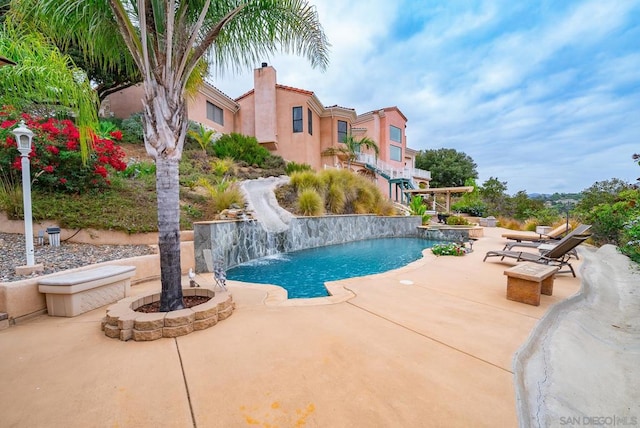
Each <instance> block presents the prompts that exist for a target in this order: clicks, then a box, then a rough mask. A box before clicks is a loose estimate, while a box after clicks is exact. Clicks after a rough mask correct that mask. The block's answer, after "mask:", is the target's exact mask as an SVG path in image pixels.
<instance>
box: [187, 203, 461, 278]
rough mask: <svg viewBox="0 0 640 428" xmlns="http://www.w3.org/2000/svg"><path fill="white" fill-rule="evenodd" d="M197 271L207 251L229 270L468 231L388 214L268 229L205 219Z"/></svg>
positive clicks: (199, 231)
mask: <svg viewBox="0 0 640 428" xmlns="http://www.w3.org/2000/svg"><path fill="white" fill-rule="evenodd" d="M193 229H194V246H195V249H194V257H195V265H196V272H198V273H201V272H208V269H207V265H206V263H205V259H204V250H205V249H210V250H211V252H212V255H213V258H214V260H216V261H219V260H220V261H223V262H224V265H225V267H226V268H230V267H233V266H236V265H238V264H240V263H244V262H247V261H249V260H253V259H257V258H261V257H265V256H268V255H272V254H277V253H285V252H291V251H298V250H304V249H307V248H315V247H322V246H325V245H335V244H344V243H347V242H352V241H360V240H363V239H373V238H389V237H422V238H426V239H433V240H442V241H456V242H459V241H460V240H464V241H466V240H467V239H468V238H469V230H468V229H456V230H431V229H428V228H426V227H422V225H421V219H420V217H418V216H397V217H382V216H375V215H336V216H324V217H295V218H292V219H291V221H290V223H289V229H287V230H285V231H283V232H268V231H267V230H265V229H264V228H263V227H262V225H261V224H260V223H259V222H256V221H226V222H220V221H216V222H199V223H195V224H194V228H193Z"/></svg>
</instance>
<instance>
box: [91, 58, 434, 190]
mask: <svg viewBox="0 0 640 428" xmlns="http://www.w3.org/2000/svg"><path fill="white" fill-rule="evenodd" d="M253 75H254V88H253V89H251V90H250V91H249V92H247V93H245V94H243V95H241V96H240V97H238V98H236V99H235V100H233V99H231V98H229V97H228V96H227V95H225V94H224V93H222V92H221V91H219V90H218V89H217V88H215V87H213V86H211V85H209V84H205V85H204V86H203V87H202V88H201V89H200V91H199V92H198V94H197V95H196V96H195V97H194V98H191V99H189V100H188V107H187V108H188V112H189V119H191V120H193V121H195V122H199V123H201V124H202V125H204V126H206V127H207V128H211V129H215V130H216V131H218V132H220V133H231V132H235V133H239V134H243V135H249V136H253V137H255V138H256V139H257V140H258V142H259V143H260V144H262V145H263V146H264V147H265V148H267V149H268V150H269V151H271V152H272V153H273V154H276V155H279V156H282V158H283V159H285V160H286V161H288V162H291V161H293V162H296V163H305V164H309V165H311V167H312V168H313V169H315V170H321V169H324V168H336V167H338V168H344V167H349V168H351V169H352V170H354V171H359V172H367V173H368V174H369V175H370V176H371V177H374V176H375V180H377V182H378V186H379V187H380V188H381V189H382V190H383V192H384V193H385V194H388V195H389V197H390V198H391V199H395V200H402V190H404V189H411V188H417V187H423V188H424V187H427V188H428V187H429V180H430V178H431V176H430V173H429V172H428V171H423V170H419V169H416V168H415V167H414V166H415V155H416V153H417V152H416V151H415V150H412V149H410V148H409V147H407V141H406V136H405V128H406V124H407V118H406V117H405V115H404V114H402V112H401V111H400V109H399V108H398V107H386V108H381V109H379V110H373V111H370V112H368V113H364V114H360V115H358V114H356V111H355V110H354V109H352V108H347V107H340V106H337V105H334V106H330V107H324V106H323V105H322V103H321V102H320V100H318V98H317V97H316V95H315V94H314V93H313V92H312V91H309V90H305V89H298V88H293V87H290V86H284V85H280V84H278V83H277V79H276V70H275V69H274V68H273V67H271V66H268V65H267V64H266V63H263V64H262V66H261V67H260V68H258V69H255V70H254V72H253ZM141 99H142V88H141V87H140V86H134V87H131V88H127V89H124V90H122V91H120V92H118V93H116V94H112V95H110V96H109V98H108V100H107V101H106V102H105V104H104V105H103V115H105V116H108V115H111V116H115V117H119V118H126V117H129V116H130V115H131V114H133V113H137V112H140V111H141V109H142V103H141V101H140V100H141ZM347 135H353V137H354V138H355V139H356V140H358V139H360V138H363V137H367V138H369V139H371V140H373V141H374V142H375V143H376V144H377V146H378V148H379V153H378V156H377V157H376V156H375V154H374V153H373V151H371V150H367V149H366V148H364V147H363V148H362V152H361V153H359V154H358V156H357V159H356V160H355V161H352V162H348V161H347V160H346V159H344V158H341V157H339V156H338V155H336V154H335V151H334V152H333V154H331V155H328V154H327V153H331V152H332V151H331V150H327V149H330V148H338V147H340V146H341V145H343V144H342V143H341V141H342V140H343V139H344V138H345V136H347Z"/></svg>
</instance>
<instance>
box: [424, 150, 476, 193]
mask: <svg viewBox="0 0 640 428" xmlns="http://www.w3.org/2000/svg"><path fill="white" fill-rule="evenodd" d="M476 167H477V165H476V163H475V162H474V161H473V159H472V158H471V157H470V156H469V155H467V154H465V153H463V152H458V151H457V150H455V149H445V148H442V149H432V150H421V151H420V152H418V154H417V155H416V168H420V169H424V170H427V171H431V183H430V184H431V187H459V186H464V183H465V181H467V180H468V179H469V178H473V179H476V178H478V171H477V170H476Z"/></svg>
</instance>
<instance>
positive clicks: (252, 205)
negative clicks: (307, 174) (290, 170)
mask: <svg viewBox="0 0 640 428" xmlns="http://www.w3.org/2000/svg"><path fill="white" fill-rule="evenodd" d="M288 182H289V177H287V176H281V177H269V178H258V179H256V180H247V181H243V182H242V185H241V188H242V191H243V193H244V196H245V199H246V201H247V204H248V207H247V208H248V209H249V210H251V211H253V215H254V218H255V219H256V220H258V221H259V222H260V224H261V225H262V227H263V228H264V229H265V230H266V231H267V232H283V231H285V230H287V229H288V228H289V222H290V221H291V218H292V217H293V215H292V214H291V213H290V212H289V211H287V210H285V209H284V208H282V207H281V206H280V204H278V201H277V199H276V195H275V193H274V190H275V189H276V188H277V187H278V186H281V185H283V184H287V183H288Z"/></svg>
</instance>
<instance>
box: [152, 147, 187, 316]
mask: <svg viewBox="0 0 640 428" xmlns="http://www.w3.org/2000/svg"><path fill="white" fill-rule="evenodd" d="M179 163H180V160H179V159H175V158H168V159H167V158H164V157H163V156H158V157H157V158H156V191H157V195H158V232H159V233H158V244H159V248H160V278H161V282H162V294H161V297H160V311H161V312H168V311H174V310H176V309H182V308H183V307H184V306H183V303H182V278H181V270H180V199H179V195H180V186H179V181H178V165H179Z"/></svg>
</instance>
